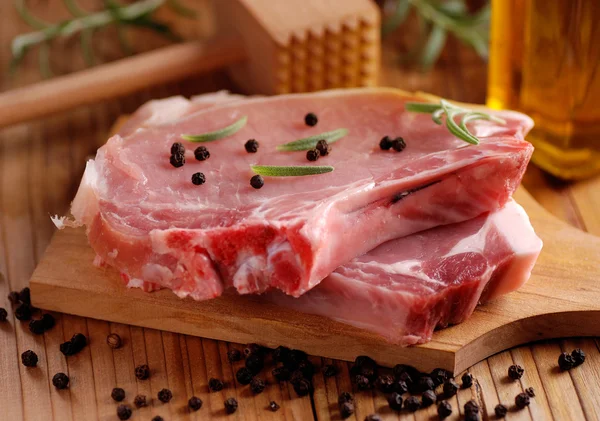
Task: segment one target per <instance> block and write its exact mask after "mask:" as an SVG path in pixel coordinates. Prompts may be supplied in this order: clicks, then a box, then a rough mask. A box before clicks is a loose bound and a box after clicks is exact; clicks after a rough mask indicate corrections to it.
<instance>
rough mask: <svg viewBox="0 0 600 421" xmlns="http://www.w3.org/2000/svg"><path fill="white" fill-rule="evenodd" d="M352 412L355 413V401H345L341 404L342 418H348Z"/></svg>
mask: <svg viewBox="0 0 600 421" xmlns="http://www.w3.org/2000/svg"><path fill="white" fill-rule="evenodd" d="M352 414H354V403H353V402H344V403H342V404H341V405H340V416H341V417H342V419H346V418H348V417H350V415H352Z"/></svg>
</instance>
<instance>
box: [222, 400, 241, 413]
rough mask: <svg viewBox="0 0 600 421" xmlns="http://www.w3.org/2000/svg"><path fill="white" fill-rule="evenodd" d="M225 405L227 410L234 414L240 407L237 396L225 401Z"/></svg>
mask: <svg viewBox="0 0 600 421" xmlns="http://www.w3.org/2000/svg"><path fill="white" fill-rule="evenodd" d="M223 405H224V406H225V412H227V413H228V414H233V413H234V412H235V411H237V409H238V401H237V399H235V398H229V399H227V400H226V401H225V402H223Z"/></svg>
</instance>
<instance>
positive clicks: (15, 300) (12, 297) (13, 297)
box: [8, 291, 20, 306]
mask: <svg viewBox="0 0 600 421" xmlns="http://www.w3.org/2000/svg"><path fill="white" fill-rule="evenodd" d="M8 301H10V303H11V304H12V305H13V306H14V305H17V304H19V301H20V300H19V293H18V292H17V291H11V292H10V293H9V294H8Z"/></svg>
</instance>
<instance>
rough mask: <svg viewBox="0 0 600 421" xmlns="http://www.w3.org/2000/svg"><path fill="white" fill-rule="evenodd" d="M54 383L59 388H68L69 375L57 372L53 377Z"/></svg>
mask: <svg viewBox="0 0 600 421" xmlns="http://www.w3.org/2000/svg"><path fill="white" fill-rule="evenodd" d="M52 384H53V385H54V387H56V388H57V389H66V388H67V386H69V377H68V376H67V375H66V374H65V373H56V374H55V375H54V377H52Z"/></svg>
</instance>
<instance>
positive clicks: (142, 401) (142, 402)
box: [133, 395, 148, 408]
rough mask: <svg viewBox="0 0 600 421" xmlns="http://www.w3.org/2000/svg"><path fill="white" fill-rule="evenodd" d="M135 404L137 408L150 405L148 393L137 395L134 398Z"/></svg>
mask: <svg viewBox="0 0 600 421" xmlns="http://www.w3.org/2000/svg"><path fill="white" fill-rule="evenodd" d="M133 404H134V405H135V407H136V408H143V407H144V406H148V401H147V400H146V395H136V397H135V398H133Z"/></svg>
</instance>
